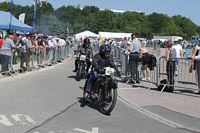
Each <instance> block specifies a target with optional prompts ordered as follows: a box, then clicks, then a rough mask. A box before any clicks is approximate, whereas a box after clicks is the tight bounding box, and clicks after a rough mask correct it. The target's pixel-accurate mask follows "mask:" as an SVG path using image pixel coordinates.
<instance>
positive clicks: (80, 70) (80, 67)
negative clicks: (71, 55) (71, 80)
mask: <svg viewBox="0 0 200 133" xmlns="http://www.w3.org/2000/svg"><path fill="white" fill-rule="evenodd" d="M82 67H83V66H82V65H80V66H79V69H78V74H77V80H78V81H80V80H81V76H82Z"/></svg>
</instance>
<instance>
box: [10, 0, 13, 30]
mask: <svg viewBox="0 0 200 133" xmlns="http://www.w3.org/2000/svg"><path fill="white" fill-rule="evenodd" d="M12 9H13V0H11V9H10V25H9V29H10V30H11V28H12Z"/></svg>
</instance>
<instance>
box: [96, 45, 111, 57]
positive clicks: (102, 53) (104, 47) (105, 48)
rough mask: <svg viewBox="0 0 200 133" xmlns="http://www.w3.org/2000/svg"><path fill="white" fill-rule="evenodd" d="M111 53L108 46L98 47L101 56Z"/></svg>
mask: <svg viewBox="0 0 200 133" xmlns="http://www.w3.org/2000/svg"><path fill="white" fill-rule="evenodd" d="M110 51H111V47H110V45H108V44H104V45H102V46H101V47H100V50H99V53H100V54H101V55H104V53H105V52H110Z"/></svg>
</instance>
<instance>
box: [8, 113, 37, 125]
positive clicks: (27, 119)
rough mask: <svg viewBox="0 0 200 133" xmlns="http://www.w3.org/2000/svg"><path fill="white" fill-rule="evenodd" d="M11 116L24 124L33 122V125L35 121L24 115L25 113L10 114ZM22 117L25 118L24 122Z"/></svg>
mask: <svg viewBox="0 0 200 133" xmlns="http://www.w3.org/2000/svg"><path fill="white" fill-rule="evenodd" d="M12 118H13V119H14V120H15V121H16V122H21V123H22V125H26V124H33V125H35V124H36V122H35V121H34V120H33V119H31V117H29V116H27V115H25V114H15V115H12ZM22 118H24V119H25V120H26V122H24V121H22Z"/></svg>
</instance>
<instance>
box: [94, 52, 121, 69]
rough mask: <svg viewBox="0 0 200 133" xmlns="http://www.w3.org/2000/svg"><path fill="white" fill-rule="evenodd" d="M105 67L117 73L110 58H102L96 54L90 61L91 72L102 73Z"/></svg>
mask: <svg viewBox="0 0 200 133" xmlns="http://www.w3.org/2000/svg"><path fill="white" fill-rule="evenodd" d="M105 67H112V68H114V69H115V71H116V72H119V70H118V68H117V66H116V65H115V64H114V61H113V59H112V57H111V56H108V57H106V58H102V57H101V55H100V54H99V53H98V54H96V55H95V56H94V58H93V61H92V70H94V71H97V73H102V72H103V70H104V68H105Z"/></svg>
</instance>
